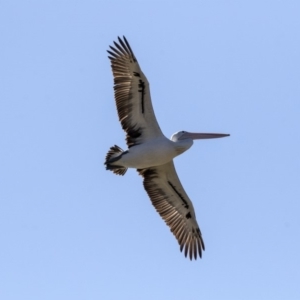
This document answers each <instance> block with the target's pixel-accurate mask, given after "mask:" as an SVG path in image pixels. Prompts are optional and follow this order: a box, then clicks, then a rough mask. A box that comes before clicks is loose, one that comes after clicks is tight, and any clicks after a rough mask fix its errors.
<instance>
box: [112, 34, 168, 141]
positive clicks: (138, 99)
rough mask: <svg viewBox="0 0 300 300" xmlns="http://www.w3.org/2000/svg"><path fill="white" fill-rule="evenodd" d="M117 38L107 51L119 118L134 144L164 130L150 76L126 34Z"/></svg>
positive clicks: (157, 135) (153, 136) (127, 137)
mask: <svg viewBox="0 0 300 300" xmlns="http://www.w3.org/2000/svg"><path fill="white" fill-rule="evenodd" d="M118 40H119V42H118V43H116V42H114V47H113V46H110V49H111V51H110V50H108V51H107V52H108V53H109V54H110V56H109V59H110V61H111V67H112V71H113V76H114V90H115V100H116V105H117V110H118V115H119V120H120V122H121V125H122V128H123V129H124V130H125V132H126V133H127V136H126V141H127V145H128V147H132V146H134V145H138V144H141V143H143V142H145V141H146V140H149V139H153V138H156V137H159V136H162V135H163V134H162V132H161V130H160V128H159V125H158V123H157V121H156V118H155V115H154V111H153V107H152V103H151V97H150V89H149V83H148V80H147V78H146V76H145V75H144V74H143V72H142V70H141V69H140V66H139V64H138V62H137V60H136V58H135V56H134V54H133V52H132V50H131V47H130V45H129V43H128V42H127V40H126V38H125V37H123V40H122V39H121V38H118Z"/></svg>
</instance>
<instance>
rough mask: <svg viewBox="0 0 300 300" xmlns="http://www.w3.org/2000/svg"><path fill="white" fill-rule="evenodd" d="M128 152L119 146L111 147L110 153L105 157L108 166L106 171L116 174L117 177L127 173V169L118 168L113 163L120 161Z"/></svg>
mask: <svg viewBox="0 0 300 300" xmlns="http://www.w3.org/2000/svg"><path fill="white" fill-rule="evenodd" d="M125 152H126V151H123V150H122V149H121V148H120V147H119V146H117V145H114V146H112V147H110V149H109V151H108V152H107V154H106V157H105V163H104V164H105V165H106V170H110V171H112V172H114V173H115V174H117V175H124V174H125V173H126V171H127V168H125V167H123V166H118V165H115V164H114V165H112V163H113V162H116V161H118V160H119V159H120V158H121V157H122V155H123V154H124V153H125Z"/></svg>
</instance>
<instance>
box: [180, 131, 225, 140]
mask: <svg viewBox="0 0 300 300" xmlns="http://www.w3.org/2000/svg"><path fill="white" fill-rule="evenodd" d="M226 136H230V134H226V133H192V132H185V133H184V137H185V138H190V139H193V140H200V139H217V138H222V137H226Z"/></svg>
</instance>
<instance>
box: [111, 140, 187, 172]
mask: <svg viewBox="0 0 300 300" xmlns="http://www.w3.org/2000/svg"><path fill="white" fill-rule="evenodd" d="M192 144H193V140H190V139H188V140H183V141H177V142H173V141H171V140H169V139H167V138H166V137H165V136H162V137H159V138H156V139H154V140H150V141H147V142H145V143H143V144H140V145H136V146H134V147H131V148H129V149H128V151H127V152H126V153H125V154H123V155H122V157H121V158H120V159H119V160H118V161H117V162H115V163H112V164H115V165H122V166H124V167H126V168H135V169H144V168H150V167H155V166H160V165H163V164H165V163H167V162H169V161H171V160H172V159H173V158H174V157H176V156H177V155H179V154H181V153H182V152H184V151H186V150H188V149H189V148H190V147H191V146H192Z"/></svg>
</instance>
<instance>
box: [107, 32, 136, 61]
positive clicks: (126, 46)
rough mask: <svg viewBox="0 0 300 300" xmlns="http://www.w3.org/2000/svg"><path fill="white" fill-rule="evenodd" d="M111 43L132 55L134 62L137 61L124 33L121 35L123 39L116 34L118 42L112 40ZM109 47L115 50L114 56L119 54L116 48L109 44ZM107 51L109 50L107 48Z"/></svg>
mask: <svg viewBox="0 0 300 300" xmlns="http://www.w3.org/2000/svg"><path fill="white" fill-rule="evenodd" d="M113 43H114V45H115V46H116V47H117V48H119V49H120V48H122V49H123V50H124V51H125V52H126V53H127V54H129V55H130V56H131V57H132V59H133V61H134V62H137V59H136V57H135V55H134V53H133V51H132V49H131V47H130V44H129V42H128V40H127V39H126V37H125V35H123V39H122V38H121V37H120V36H118V42H116V41H113ZM109 47H110V48H111V49H112V50H113V51H114V52H115V54H116V56H119V55H120V53H118V50H117V51H116V49H114V47H112V46H109ZM107 51H109V50H107ZM121 51H122V50H121ZM122 52H123V51H122ZM110 54H111V53H110ZM109 59H110V60H112V59H111V58H109Z"/></svg>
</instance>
